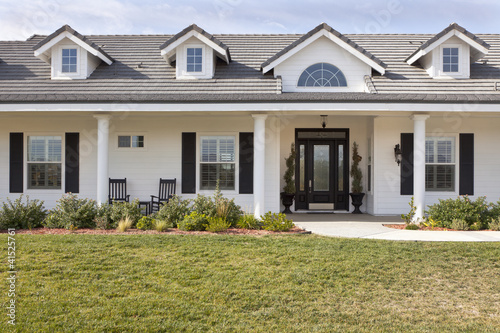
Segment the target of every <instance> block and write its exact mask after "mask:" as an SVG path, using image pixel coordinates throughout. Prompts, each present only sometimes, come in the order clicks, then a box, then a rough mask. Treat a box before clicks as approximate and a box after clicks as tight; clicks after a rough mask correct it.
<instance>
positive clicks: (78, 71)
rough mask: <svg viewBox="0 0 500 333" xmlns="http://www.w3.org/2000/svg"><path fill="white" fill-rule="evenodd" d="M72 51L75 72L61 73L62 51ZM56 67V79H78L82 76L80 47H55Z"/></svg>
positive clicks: (66, 45)
mask: <svg viewBox="0 0 500 333" xmlns="http://www.w3.org/2000/svg"><path fill="white" fill-rule="evenodd" d="M64 49H74V50H76V72H63V70H62V67H63V61H62V59H63V50H64ZM56 54H57V66H56V78H79V77H80V76H81V75H82V56H81V54H82V51H81V47H80V46H78V45H76V44H61V45H59V46H58V47H57V51H56Z"/></svg>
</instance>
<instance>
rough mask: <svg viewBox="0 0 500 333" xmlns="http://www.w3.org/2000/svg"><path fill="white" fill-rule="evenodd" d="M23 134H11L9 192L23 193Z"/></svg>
mask: <svg viewBox="0 0 500 333" xmlns="http://www.w3.org/2000/svg"><path fill="white" fill-rule="evenodd" d="M23 142H24V134H23V133H10V143H9V144H10V147H9V148H10V151H9V192H10V193H23V185H24V184H23V166H24V157H23V147H24V143H23Z"/></svg>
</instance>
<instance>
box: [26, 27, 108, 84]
mask: <svg viewBox="0 0 500 333" xmlns="http://www.w3.org/2000/svg"><path fill="white" fill-rule="evenodd" d="M33 51H34V52H35V57H37V58H39V59H41V60H43V61H45V62H46V63H48V64H50V67H51V78H52V79H53V80H77V79H86V78H88V77H89V76H90V74H92V72H93V71H94V70H95V69H96V68H97V66H99V64H100V63H101V61H104V62H105V63H106V64H108V65H111V64H112V63H113V59H112V58H111V57H110V56H109V55H107V54H106V52H104V51H103V50H102V49H101V48H100V47H99V46H97V45H96V44H94V43H92V42H91V41H90V40H88V38H86V37H84V36H82V35H80V34H79V33H78V32H76V31H75V30H73V29H72V28H71V27H70V26H69V25H65V26H63V27H61V28H59V29H58V30H56V31H55V32H54V33H53V34H51V35H50V36H48V37H47V38H45V39H44V40H42V41H41V42H40V43H38V44H37V45H35V46H34V47H33Z"/></svg>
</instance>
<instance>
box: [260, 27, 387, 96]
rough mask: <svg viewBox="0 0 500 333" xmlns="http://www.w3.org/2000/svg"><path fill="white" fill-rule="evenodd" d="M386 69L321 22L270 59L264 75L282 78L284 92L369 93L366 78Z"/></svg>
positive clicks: (354, 44) (356, 45)
mask: <svg viewBox="0 0 500 333" xmlns="http://www.w3.org/2000/svg"><path fill="white" fill-rule="evenodd" d="M386 67H387V65H386V64H384V63H383V62H382V61H381V60H380V59H378V58H377V57H375V56H374V55H372V54H371V53H369V52H368V51H366V50H365V49H364V48H362V47H361V46H359V45H358V44H356V43H355V42H353V41H352V40H350V39H349V38H347V37H346V36H344V35H342V34H341V33H339V32H338V31H336V30H334V29H333V28H331V27H330V26H329V25H328V24H326V23H322V24H320V25H318V26H317V27H316V28H314V29H313V30H311V31H309V32H308V33H307V34H305V35H303V36H302V37H301V38H299V39H298V40H296V41H295V42H293V43H292V44H290V45H289V46H287V47H286V48H284V49H283V50H281V51H280V52H278V53H277V54H275V55H274V56H272V57H271V58H269V59H268V60H267V61H266V62H264V63H263V64H262V65H261V69H262V72H263V73H267V72H269V71H271V70H273V73H274V76H275V77H278V76H280V77H281V78H282V86H283V92H369V91H370V89H369V87H368V86H367V83H366V81H367V80H366V78H367V77H371V75H372V71H376V72H378V73H380V74H381V75H383V74H384V73H385V68H386Z"/></svg>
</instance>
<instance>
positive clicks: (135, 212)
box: [103, 200, 142, 228]
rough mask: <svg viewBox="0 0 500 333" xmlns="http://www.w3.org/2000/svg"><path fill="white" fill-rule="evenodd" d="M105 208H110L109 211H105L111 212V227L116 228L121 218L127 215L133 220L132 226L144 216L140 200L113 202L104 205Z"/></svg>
mask: <svg viewBox="0 0 500 333" xmlns="http://www.w3.org/2000/svg"><path fill="white" fill-rule="evenodd" d="M103 207H104V208H103V210H106V209H108V210H109V212H104V214H107V215H108V214H109V215H108V216H109V219H110V223H111V227H113V228H116V227H117V226H118V223H119V222H120V221H121V220H124V219H125V218H126V217H128V218H129V220H130V221H132V225H131V228H132V227H133V226H135V225H136V223H137V222H138V221H139V219H140V218H141V217H142V214H141V209H140V208H139V201H138V200H134V201H132V202H113V204H112V205H103Z"/></svg>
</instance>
